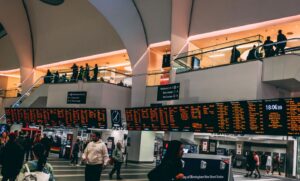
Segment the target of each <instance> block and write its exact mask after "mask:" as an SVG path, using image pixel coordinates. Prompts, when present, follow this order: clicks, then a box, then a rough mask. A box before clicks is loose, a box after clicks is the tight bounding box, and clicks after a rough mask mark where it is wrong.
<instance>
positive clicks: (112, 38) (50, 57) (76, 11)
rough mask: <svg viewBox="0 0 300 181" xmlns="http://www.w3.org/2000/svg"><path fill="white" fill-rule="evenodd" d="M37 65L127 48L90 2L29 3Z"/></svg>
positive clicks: (29, 0) (66, 0)
mask: <svg viewBox="0 0 300 181" xmlns="http://www.w3.org/2000/svg"><path fill="white" fill-rule="evenodd" d="M27 6H28V10H29V15H30V20H31V26H32V33H33V42H34V51H35V66H39V65H44V64H48V63H54V62H59V61H62V60H69V59H74V58H78V57H82V56H89V55H94V54H100V53H105V52H110V51H115V50H120V49H124V45H123V43H122V41H121V40H120V38H119V36H118V34H117V33H116V31H115V30H114V29H113V28H112V26H111V25H110V24H109V23H108V22H107V21H106V19H105V18H104V17H103V16H102V15H101V14H100V13H98V11H97V10H96V9H95V8H94V7H93V6H92V5H91V4H90V3H89V2H88V1H86V0H65V2H64V3H63V4H61V5H59V6H51V5H47V4H45V3H42V2H41V1H37V0H28V1H27Z"/></svg>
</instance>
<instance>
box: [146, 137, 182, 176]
mask: <svg viewBox="0 0 300 181" xmlns="http://www.w3.org/2000/svg"><path fill="white" fill-rule="evenodd" d="M182 155H183V144H182V143H181V142H180V141H177V140H173V141H170V143H169V145H168V149H167V152H166V154H165V155H164V158H163V160H162V162H161V164H160V165H159V166H158V167H156V168H154V169H153V170H151V171H150V172H149V174H148V178H149V180H150V181H171V180H182V179H183V177H184V175H183V163H182V160H181V158H182Z"/></svg>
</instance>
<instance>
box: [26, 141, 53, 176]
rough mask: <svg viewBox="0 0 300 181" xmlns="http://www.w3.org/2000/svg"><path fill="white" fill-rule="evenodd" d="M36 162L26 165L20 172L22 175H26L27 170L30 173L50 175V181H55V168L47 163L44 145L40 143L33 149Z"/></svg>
mask: <svg viewBox="0 0 300 181" xmlns="http://www.w3.org/2000/svg"><path fill="white" fill-rule="evenodd" d="M32 151H33V156H34V160H32V161H29V162H27V163H25V164H24V165H23V167H22V169H21V171H20V174H23V175H24V174H25V173H26V172H27V168H26V167H28V169H29V171H30V172H43V173H45V174H47V175H49V181H55V179H54V174H53V167H52V166H51V164H49V163H47V157H46V155H45V148H44V145H43V144H41V143H38V144H36V145H34V146H33V148H32Z"/></svg>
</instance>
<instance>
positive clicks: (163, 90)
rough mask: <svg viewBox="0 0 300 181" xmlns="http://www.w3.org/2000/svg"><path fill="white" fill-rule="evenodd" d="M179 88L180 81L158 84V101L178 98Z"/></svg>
mask: <svg viewBox="0 0 300 181" xmlns="http://www.w3.org/2000/svg"><path fill="white" fill-rule="evenodd" d="M179 88H180V84H179V83H176V84H168V85H161V86H158V88H157V100H158V101H168V100H178V99H179Z"/></svg>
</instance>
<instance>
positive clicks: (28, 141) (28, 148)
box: [24, 134, 33, 162]
mask: <svg viewBox="0 0 300 181" xmlns="http://www.w3.org/2000/svg"><path fill="white" fill-rule="evenodd" d="M32 145H33V140H32V138H30V134H28V135H27V136H26V138H25V141H24V151H25V159H26V162H27V161H28V159H29V156H30V158H31V159H33V155H32V154H31V151H32V150H31V149H32Z"/></svg>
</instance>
